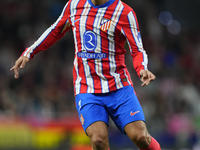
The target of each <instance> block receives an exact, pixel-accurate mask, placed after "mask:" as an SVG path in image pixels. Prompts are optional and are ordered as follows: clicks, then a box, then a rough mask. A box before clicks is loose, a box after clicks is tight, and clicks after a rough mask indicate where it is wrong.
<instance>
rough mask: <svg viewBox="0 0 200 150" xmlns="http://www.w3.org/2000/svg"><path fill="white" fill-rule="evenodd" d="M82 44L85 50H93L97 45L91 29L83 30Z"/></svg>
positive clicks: (95, 36)
mask: <svg viewBox="0 0 200 150" xmlns="http://www.w3.org/2000/svg"><path fill="white" fill-rule="evenodd" d="M83 45H84V47H85V49H86V50H87V51H94V50H95V49H96V47H97V35H96V34H95V33H94V32H93V31H91V30H87V31H85V33H84V34H83Z"/></svg>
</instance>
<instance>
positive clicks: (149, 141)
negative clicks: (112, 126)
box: [124, 121, 161, 150]
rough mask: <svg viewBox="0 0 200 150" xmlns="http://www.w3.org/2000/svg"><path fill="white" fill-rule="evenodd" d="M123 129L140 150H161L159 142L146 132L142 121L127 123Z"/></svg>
mask: <svg viewBox="0 0 200 150" xmlns="http://www.w3.org/2000/svg"><path fill="white" fill-rule="evenodd" d="M124 130H125V132H126V134H127V135H128V137H129V138H130V139H131V141H132V142H133V143H134V144H135V145H136V146H137V147H138V148H139V149H141V150H161V148H160V145H159V143H158V142H157V141H156V140H155V139H154V138H153V137H151V135H150V134H149V133H148V131H147V128H146V125H145V123H144V122H143V121H135V122H131V123H129V124H127V125H126V126H125V127H124Z"/></svg>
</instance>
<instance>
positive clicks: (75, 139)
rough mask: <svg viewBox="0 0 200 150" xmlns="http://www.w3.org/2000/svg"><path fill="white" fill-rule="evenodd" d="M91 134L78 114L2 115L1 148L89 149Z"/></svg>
mask: <svg viewBox="0 0 200 150" xmlns="http://www.w3.org/2000/svg"><path fill="white" fill-rule="evenodd" d="M89 145H90V141H89V138H88V137H87V136H86V135H85V133H84V130H83V129H82V126H81V124H80V121H79V119H78V118H77V117H67V118H62V119H55V120H49V121H27V120H26V121H25V120H22V119H17V118H3V119H2V118H0V149H4V150H6V149H12V150H13V149H14V150H15V149H17V150H18V149H26V150H29V149H30V150H36V149H38V150H40V149H42V150H43V149H45V150H48V149H51V150H52V149H58V148H59V147H61V146H62V147H63V148H65V149H66V148H68V149H69V150H79V149H82V150H84V149H85V148H86V149H87V150H89V149H90V148H91V147H90V146H89Z"/></svg>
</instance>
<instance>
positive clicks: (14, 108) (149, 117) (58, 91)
mask: <svg viewBox="0 0 200 150" xmlns="http://www.w3.org/2000/svg"><path fill="white" fill-rule="evenodd" d="M124 2H126V3H127V4H129V5H130V6H131V7H133V9H134V10H135V12H136V14H137V16H138V21H139V25H140V30H141V35H142V40H143V45H144V48H145V50H146V51H147V54H148V58H149V70H150V71H152V72H153V73H154V74H155V75H156V77H157V78H156V80H155V81H153V82H152V83H151V84H150V85H149V86H148V87H144V88H142V87H140V84H141V82H140V80H139V78H138V77H137V75H136V73H135V71H134V69H133V66H132V58H131V56H130V53H129V50H128V47H127V45H126V49H127V53H126V64H127V67H128V69H129V71H130V73H131V75H132V80H133V83H134V88H135V91H136V93H137V96H138V98H139V100H140V102H141V104H142V107H143V109H144V113H145V116H146V122H147V127H148V129H149V132H150V133H151V134H153V135H155V137H157V138H158V139H159V141H160V142H161V143H162V142H163V144H166V143H167V142H168V143H170V142H171V141H175V143H173V144H174V145H175V146H177V147H193V149H195V148H196V149H198V142H199V140H200V139H199V137H200V116H199V114H200V69H199V65H200V30H199V29H198V28H195V27H190V26H187V27H184V24H182V30H181V31H180V33H178V34H172V33H170V32H169V31H168V30H167V27H166V26H164V25H162V24H161V23H160V22H159V19H158V16H159V13H160V11H163V10H164V6H163V5H164V1H163V2H162V4H161V2H160V1H155V0H154V1H153V0H152V1H149V0H144V1H140V0H135V1H128V0H124ZM65 3H66V0H56V1H55V0H40V1H39V0H35V1H26V0H20V1H16V0H1V1H0V118H1V117H20V118H29V117H33V118H36V119H38V120H48V119H53V118H62V117H65V116H68V115H74V114H76V110H75V106H74V94H73V83H72V82H73V81H72V69H73V57H74V44H73V38H72V37H73V36H72V32H71V31H69V32H68V33H66V35H65V36H64V37H63V38H62V39H61V40H60V41H58V42H57V43H56V44H55V45H53V46H52V47H51V48H49V49H48V50H47V51H44V52H41V53H39V54H37V55H36V56H35V57H34V59H32V60H30V61H29V63H28V64H27V65H26V66H25V68H24V69H22V70H20V77H19V79H17V80H16V79H14V77H13V76H14V73H13V72H10V71H9V69H10V68H11V67H12V66H13V65H14V63H15V61H16V59H17V58H18V57H19V56H20V55H21V53H22V52H23V51H24V49H25V48H26V47H28V46H30V45H31V44H33V42H34V41H35V40H37V39H38V37H39V36H40V35H41V34H42V33H43V32H44V31H45V30H46V29H47V28H48V27H49V26H50V25H51V24H53V23H54V22H55V20H56V19H57V17H58V16H59V15H60V13H61V11H62V9H63V7H64V5H65ZM161 6H162V7H161ZM166 145H167V144H166Z"/></svg>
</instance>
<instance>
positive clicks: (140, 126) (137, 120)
mask: <svg viewBox="0 0 200 150" xmlns="http://www.w3.org/2000/svg"><path fill="white" fill-rule="evenodd" d="M111 98H112V101H109V102H108V104H107V107H108V111H109V112H110V116H111V118H112V119H113V121H114V122H115V124H116V126H117V127H118V128H119V130H120V131H121V132H122V133H124V134H128V136H129V138H130V139H131V140H132V141H133V142H134V143H135V145H136V146H137V147H138V148H140V149H144V150H160V146H159V144H158V143H157V141H155V140H154V139H153V138H152V137H151V136H150V135H149V133H148V131H147V128H146V124H145V117H144V113H143V110H142V107H141V105H140V103H139V101H138V99H137V96H136V94H135V92H134V89H133V87H132V86H127V87H123V88H122V89H120V90H117V91H116V92H112V95H111ZM110 102H111V103H110ZM146 148H147V149H146Z"/></svg>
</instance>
